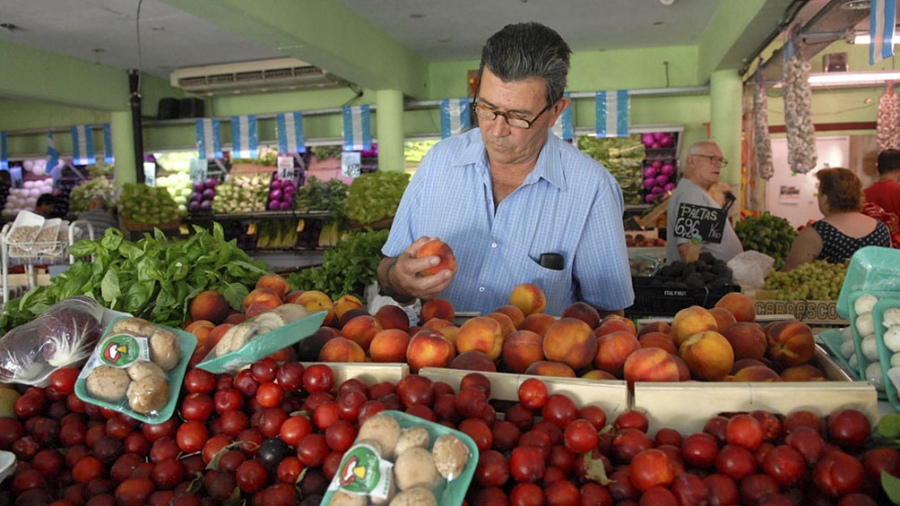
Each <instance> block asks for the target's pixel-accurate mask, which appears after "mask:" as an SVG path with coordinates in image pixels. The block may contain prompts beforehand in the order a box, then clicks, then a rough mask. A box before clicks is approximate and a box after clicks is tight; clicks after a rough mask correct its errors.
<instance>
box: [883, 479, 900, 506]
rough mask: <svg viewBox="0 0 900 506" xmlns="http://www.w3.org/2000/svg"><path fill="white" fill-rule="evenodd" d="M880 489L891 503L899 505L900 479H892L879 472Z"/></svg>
mask: <svg viewBox="0 0 900 506" xmlns="http://www.w3.org/2000/svg"><path fill="white" fill-rule="evenodd" d="M881 487H882V488H883V489H884V493H885V494H887V496H888V499H890V500H891V502H892V503H894V504H900V478H894V477H893V476H891V474H890V473H888V472H887V471H881Z"/></svg>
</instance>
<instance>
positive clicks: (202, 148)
mask: <svg viewBox="0 0 900 506" xmlns="http://www.w3.org/2000/svg"><path fill="white" fill-rule="evenodd" d="M197 151H198V153H199V156H198V158H201V159H203V160H208V159H210V158H222V137H221V136H220V133H219V120H217V119H215V118H206V119H198V120H197Z"/></svg>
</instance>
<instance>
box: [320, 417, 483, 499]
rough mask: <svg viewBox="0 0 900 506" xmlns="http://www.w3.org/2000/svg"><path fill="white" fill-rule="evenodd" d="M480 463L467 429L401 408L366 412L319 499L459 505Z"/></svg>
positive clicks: (476, 449) (475, 447)
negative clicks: (455, 428)
mask: <svg viewBox="0 0 900 506" xmlns="http://www.w3.org/2000/svg"><path fill="white" fill-rule="evenodd" d="M477 463H478V447H477V446H476V445H475V442H474V441H472V439H471V438H470V437H469V436H467V435H466V434H464V433H462V432H459V431H457V430H453V429H450V428H448V427H445V426H443V425H440V424H437V423H434V422H429V421H427V420H424V419H422V418H419V417H416V416H412V415H408V414H406V413H402V412H399V411H383V412H381V413H378V414H376V415H374V416H372V417H370V418H368V419H367V420H366V421H365V422H364V423H363V424H362V426H360V428H359V433H358V434H357V436H356V440H355V441H354V443H353V446H351V447H350V448H349V449H348V450H347V452H346V453H345V454H344V456H343V458H342V459H341V463H340V465H339V466H338V471H337V473H335V475H334V478H333V479H332V480H331V483H330V484H329V486H328V491H327V492H326V494H325V497H324V498H323V499H322V504H323V505H333V506H340V505H357V504H358V505H365V504H385V505H395V506H428V505H435V506H436V505H438V504H440V505H442V506H449V505H453V506H456V505H459V504H462V502H463V499H464V498H465V494H466V491H467V489H468V487H469V483H470V482H471V480H472V476H473V474H474V473H475V467H476V465H477Z"/></svg>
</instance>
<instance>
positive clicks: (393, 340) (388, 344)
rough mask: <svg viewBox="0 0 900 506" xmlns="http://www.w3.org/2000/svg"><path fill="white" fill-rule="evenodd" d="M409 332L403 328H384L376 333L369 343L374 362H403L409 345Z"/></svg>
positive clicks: (370, 354)
mask: <svg viewBox="0 0 900 506" xmlns="http://www.w3.org/2000/svg"><path fill="white" fill-rule="evenodd" d="M410 339H411V338H410V336H409V334H407V333H406V331H405V330H401V329H384V330H382V331H381V332H378V333H377V334H375V337H373V338H372V342H371V343H369V356H370V357H372V361H373V362H401V363H402V362H403V361H404V359H405V358H406V348H408V347H409V340H410Z"/></svg>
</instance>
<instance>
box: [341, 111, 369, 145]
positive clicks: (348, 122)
mask: <svg viewBox="0 0 900 506" xmlns="http://www.w3.org/2000/svg"><path fill="white" fill-rule="evenodd" d="M368 149H372V130H371V128H370V114H369V106H368V105H354V106H349V105H347V106H344V151H365V150H368Z"/></svg>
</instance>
